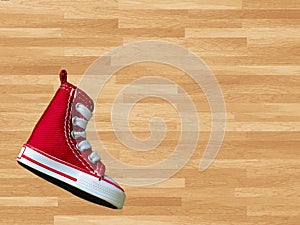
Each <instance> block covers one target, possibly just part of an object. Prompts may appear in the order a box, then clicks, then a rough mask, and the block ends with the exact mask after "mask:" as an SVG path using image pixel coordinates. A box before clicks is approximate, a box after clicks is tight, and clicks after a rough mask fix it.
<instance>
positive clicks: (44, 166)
mask: <svg viewBox="0 0 300 225" xmlns="http://www.w3.org/2000/svg"><path fill="white" fill-rule="evenodd" d="M22 157H23V158H24V159H27V160H28V161H30V162H32V163H34V164H36V165H38V166H40V167H43V168H45V169H47V170H50V171H51V172H54V173H57V174H59V175H61V176H63V177H65V178H68V179H70V180H72V181H77V179H76V178H75V177H71V176H69V175H68V174H65V173H62V172H60V171H58V170H55V169H53V168H51V167H49V166H46V165H44V164H42V163H39V162H38V161H35V160H34V159H31V158H29V157H27V156H26V155H23V156H22Z"/></svg>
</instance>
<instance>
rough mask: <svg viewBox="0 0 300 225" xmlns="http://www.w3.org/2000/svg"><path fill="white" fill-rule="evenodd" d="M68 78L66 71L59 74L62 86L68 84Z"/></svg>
mask: <svg viewBox="0 0 300 225" xmlns="http://www.w3.org/2000/svg"><path fill="white" fill-rule="evenodd" d="M67 76H68V72H67V71H66V70H64V69H63V70H61V71H60V73H59V78H60V82H61V84H63V83H65V82H67Z"/></svg>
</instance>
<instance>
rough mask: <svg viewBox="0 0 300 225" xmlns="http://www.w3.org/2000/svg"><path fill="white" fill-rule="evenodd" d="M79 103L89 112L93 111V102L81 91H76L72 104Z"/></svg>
mask: <svg viewBox="0 0 300 225" xmlns="http://www.w3.org/2000/svg"><path fill="white" fill-rule="evenodd" d="M77 102H80V103H82V104H84V105H85V107H87V108H88V109H89V110H90V111H91V112H93V111H94V102H93V100H92V99H91V98H90V97H89V96H88V95H87V94H86V93H85V92H84V91H83V90H81V89H79V88H77V89H76V94H75V97H74V103H75V104H76V103H77Z"/></svg>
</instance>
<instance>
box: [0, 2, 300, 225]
mask: <svg viewBox="0 0 300 225" xmlns="http://www.w3.org/2000/svg"><path fill="white" fill-rule="evenodd" d="M137 40H167V41H170V42H172V43H175V44H178V45H179V46H182V47H186V48H188V49H190V50H191V51H193V52H194V53H195V54H196V55H197V56H198V57H200V58H201V59H202V60H203V61H205V63H206V64H207V65H208V66H209V67H210V69H211V70H212V71H213V73H214V74H215V75H216V78H217V80H218V82H219V84H220V86H221V88H222V91H223V94H224V98H225V101H226V107H227V117H228V119H227V129H226V136H225V139H224V142H223V145H222V148H221V150H220V152H219V154H218V156H217V158H216V160H215V161H214V163H213V164H212V166H211V167H210V168H209V169H208V170H206V171H205V172H200V171H199V170H198V166H199V162H200V159H201V157H202V154H203V152H204V150H205V147H206V144H207V142H208V138H209V134H210V121H211V118H210V109H209V105H208V103H207V100H206V98H205V94H204V93H203V92H202V91H201V90H200V89H199V88H198V87H197V85H196V84H195V83H194V81H193V80H191V79H190V78H189V77H188V75H187V74H182V72H181V71H179V70H177V69H174V68H172V67H171V66H166V65H159V64H155V63H147V64H143V63H141V64H137V65H133V66H129V67H127V68H124V69H123V70H121V71H119V72H118V73H117V74H115V75H114V76H113V77H112V78H111V79H110V80H109V82H108V83H107V84H106V86H105V89H104V90H103V93H102V94H103V95H101V97H100V98H99V101H97V107H96V113H95V116H96V122H97V129H98V132H99V136H100V137H101V138H102V140H103V142H104V145H105V146H106V148H107V149H108V150H109V151H110V152H111V153H112V155H114V156H115V157H116V158H119V159H120V160H121V161H123V162H126V163H128V164H131V165H151V164H153V163H155V162H157V161H158V160H162V159H164V158H167V157H168V155H169V154H170V153H171V152H172V150H173V149H174V146H176V141H177V138H176V137H177V136H178V129H177V128H178V123H180V121H179V119H178V118H177V114H176V111H174V108H172V107H171V106H170V105H169V104H168V103H166V102H164V101H162V100H159V99H148V100H147V99H145V100H144V101H143V102H141V103H140V104H138V105H137V106H136V108H135V109H134V111H133V112H132V115H131V121H130V122H131V126H132V129H133V130H134V131H135V135H137V136H139V135H140V136H141V137H143V136H144V137H145V136H147V135H149V131H148V122H149V118H151V117H152V116H153V115H159V116H160V117H162V118H165V119H166V120H167V125H168V133H167V135H166V139H165V140H164V142H163V143H162V145H160V146H159V147H158V148H157V149H155V150H153V151H152V152H149V153H141V152H139V153H137V152H135V151H132V150H130V149H128V148H127V147H126V146H123V145H122V144H121V143H119V141H118V139H117V138H116V137H115V135H114V133H113V131H112V126H111V123H110V112H111V107H112V104H113V101H114V97H115V95H116V94H117V93H118V91H119V90H120V89H121V88H122V87H123V86H124V85H126V84H128V83H130V82H132V81H133V80H134V79H136V78H137V77H139V76H144V75H153V74H155V75H161V76H166V77H168V76H169V77H170V76H171V77H172V78H174V82H176V83H177V84H178V85H180V86H181V87H182V88H183V89H185V90H186V92H187V93H189V94H190V96H191V97H192V99H193V101H194V103H195V105H196V107H197V110H198V114H199V120H200V125H201V131H200V141H199V144H198V148H197V150H196V151H195V153H194V154H193V156H192V158H191V159H190V160H189V162H188V163H187V164H186V165H185V167H184V168H183V169H182V170H180V171H179V172H178V173H177V174H176V175H174V176H173V177H171V178H170V179H169V180H167V181H166V182H163V183H160V184H156V185H153V186H149V187H139V188H137V187H129V186H124V188H125V190H126V194H127V200H126V203H125V206H124V208H123V209H122V210H117V211H116V210H111V209H108V208H105V207H101V206H98V205H94V204H92V203H89V202H86V201H83V200H81V199H79V198H77V197H75V196H73V195H72V194H70V193H68V192H66V191H64V190H63V189H60V188H58V187H56V186H54V185H52V184H50V183H48V182H46V181H44V180H42V179H40V178H38V177H36V176H34V175H33V174H31V173H30V172H28V171H26V170H24V169H23V168H21V167H20V166H19V165H17V163H16V161H15V158H16V156H17V154H18V152H19V150H20V148H21V146H22V144H23V143H24V142H26V140H27V138H28V137H29V135H30V132H31V130H32V128H33V126H34V125H35V123H36V121H37V120H38V118H39V117H40V115H41V113H42V112H43V110H44V109H45V107H46V106H47V104H48V103H49V101H50V99H51V97H52V96H53V94H54V91H55V90H56V88H57V87H58V85H59V81H58V80H59V79H58V76H57V74H58V72H59V70H60V69H61V68H67V69H68V70H69V74H70V76H69V80H70V82H72V83H75V84H76V83H78V82H79V81H80V78H81V76H82V74H83V73H84V71H85V70H86V69H87V67H88V66H89V65H90V64H91V63H92V62H93V61H94V60H95V59H97V58H98V56H100V55H102V54H104V53H105V52H106V51H108V50H111V49H113V48H114V47H117V46H119V45H122V44H124V43H130V42H134V41H137ZM299 65H300V2H299V0H264V1H260V0H218V1H213V0H188V1H180V0H173V1H171V0H168V1H167V0H166V1H163V0H152V1H150V0H149V1H146V0H103V1H91V0H88V1H71V0H63V1H61V0H54V1H45V0H22V1H21V0H1V1H0V78H1V79H0V93H1V95H0V114H1V124H2V125H1V131H0V133H1V135H0V139H1V142H0V157H1V162H0V187H1V188H0V224H4V225H7V224H22V225H23V224H56V225H63V224H123V225H125V224H155V225H158V224H164V225H165V224H215V225H216V224H220V225H221V224H222V225H229V224H237V225H240V224H242V225H250V224H253V225H254V224H255V225H256V224H260V225H263V224H264V225H269V224H278V225H279V224H280V225H281V224H290V225H297V224H299V221H300V196H299V193H300V154H299V153H300V152H299V150H300V113H299V112H300V67H299ZM121 74H122V75H123V76H121ZM124 74H125V75H126V76H124ZM177 75H178V76H177ZM174 137H175V138H174ZM108 170H109V168H108Z"/></svg>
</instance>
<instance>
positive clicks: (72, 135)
mask: <svg viewBox="0 0 300 225" xmlns="http://www.w3.org/2000/svg"><path fill="white" fill-rule="evenodd" d="M71 137H72V138H73V139H76V137H75V135H74V130H72V131H71Z"/></svg>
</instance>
